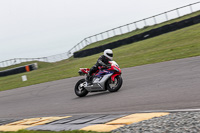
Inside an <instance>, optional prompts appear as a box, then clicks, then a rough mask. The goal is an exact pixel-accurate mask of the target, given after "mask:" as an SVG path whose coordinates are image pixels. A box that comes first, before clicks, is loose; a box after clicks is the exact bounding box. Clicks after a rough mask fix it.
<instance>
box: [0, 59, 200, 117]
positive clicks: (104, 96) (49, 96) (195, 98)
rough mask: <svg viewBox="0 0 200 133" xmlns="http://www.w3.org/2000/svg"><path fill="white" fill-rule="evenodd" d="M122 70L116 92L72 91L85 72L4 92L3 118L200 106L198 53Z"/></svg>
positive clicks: (1, 94)
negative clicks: (81, 74)
mask: <svg viewBox="0 0 200 133" xmlns="http://www.w3.org/2000/svg"><path fill="white" fill-rule="evenodd" d="M66 69H67V68H66ZM122 73H123V74H122V77H123V81H124V82H123V85H122V88H121V89H120V90H119V91H118V92H116V93H109V92H101V93H90V94H89V95H87V96H86V97H84V98H79V97H77V96H76V95H75V94H74V85H75V83H76V82H77V81H78V79H81V78H83V77H73V78H69V79H63V80H58V81H53V82H47V83H42V84H37V85H32V86H28V87H22V88H17V89H13V90H8V91H2V92H0V118H16V119H17V118H31V117H45V116H64V115H65V116H66V115H73V114H98V113H107V114H111V113H120V112H141V111H156V110H157V111H158V110H160V111H162V110H178V109H199V108H200V56H198V57H192V58H186V59H179V60H173V61H167V62H162V63H156V64H149V65H143V66H137V67H132V68H125V69H123V70H122ZM29 80H31V79H29Z"/></svg>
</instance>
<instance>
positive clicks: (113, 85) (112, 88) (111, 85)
mask: <svg viewBox="0 0 200 133" xmlns="http://www.w3.org/2000/svg"><path fill="white" fill-rule="evenodd" d="M122 83H123V80H122V77H121V76H120V75H118V76H116V77H115V81H114V82H113V81H112V80H111V78H110V79H108V81H107V82H106V88H107V90H108V91H109V92H116V91H118V90H119V89H120V88H121V86H122Z"/></svg>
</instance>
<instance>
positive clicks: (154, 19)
mask: <svg viewBox="0 0 200 133" xmlns="http://www.w3.org/2000/svg"><path fill="white" fill-rule="evenodd" d="M153 18H154V22H155V24H157V22H156V16H153Z"/></svg>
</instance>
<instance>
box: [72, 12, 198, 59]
mask: <svg viewBox="0 0 200 133" xmlns="http://www.w3.org/2000/svg"><path fill="white" fill-rule="evenodd" d="M197 23H200V15H198V16H195V17H192V18H189V19H185V20H182V21H180V22H175V23H172V24H168V25H165V26H162V27H159V28H156V29H152V30H150V31H146V32H144V33H141V34H138V35H134V36H131V37H129V38H125V39H122V40H118V41H116V42H111V43H108V44H105V45H102V46H98V47H95V48H91V49H86V50H83V51H78V52H75V53H74V58H80V57H86V56H91V55H94V54H97V53H101V52H103V51H104V50H105V49H113V48H117V47H120V46H122V45H127V44H131V43H134V42H138V41H142V40H145V39H148V38H152V37H155V36H159V35H162V34H165V33H168V32H172V31H175V30H179V29H182V28H185V27H188V26H191V25H194V24H197Z"/></svg>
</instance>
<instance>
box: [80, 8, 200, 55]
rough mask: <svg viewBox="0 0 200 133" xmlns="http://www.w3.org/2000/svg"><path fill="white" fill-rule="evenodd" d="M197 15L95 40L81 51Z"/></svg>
mask: <svg viewBox="0 0 200 133" xmlns="http://www.w3.org/2000/svg"><path fill="white" fill-rule="evenodd" d="M197 15H200V11H197V12H194V13H192V14H188V15H185V16H182V17H180V18H177V19H173V20H170V21H166V22H163V23H160V24H156V25H153V26H147V27H145V28H142V29H137V30H134V31H132V32H129V33H125V34H122V35H117V36H114V37H111V38H108V39H105V40H102V41H98V42H95V43H92V44H90V45H88V46H86V47H85V48H83V49H81V50H80V51H82V50H85V49H90V48H94V47H97V46H101V45H104V44H108V43H111V42H115V41H118V40H121V39H124V38H128V37H131V36H134V35H137V34H140V33H143V32H146V31H150V30H152V29H155V28H158V27H162V26H164V25H167V24H171V23H174V22H180V21H182V20H185V19H188V18H191V17H194V16H197Z"/></svg>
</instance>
